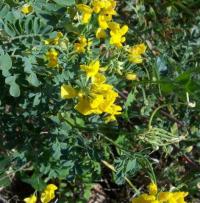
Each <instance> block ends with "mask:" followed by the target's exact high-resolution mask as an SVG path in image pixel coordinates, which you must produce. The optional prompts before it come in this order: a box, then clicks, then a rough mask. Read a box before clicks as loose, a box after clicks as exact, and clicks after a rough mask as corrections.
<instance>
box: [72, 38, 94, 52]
mask: <svg viewBox="0 0 200 203" xmlns="http://www.w3.org/2000/svg"><path fill="white" fill-rule="evenodd" d="M91 44H92V42H91V41H89V40H87V39H86V38H85V37H84V36H80V38H79V42H77V43H75V45H74V47H75V51H76V52H78V53H84V52H85V50H86V48H88V49H89V47H90V45H91Z"/></svg>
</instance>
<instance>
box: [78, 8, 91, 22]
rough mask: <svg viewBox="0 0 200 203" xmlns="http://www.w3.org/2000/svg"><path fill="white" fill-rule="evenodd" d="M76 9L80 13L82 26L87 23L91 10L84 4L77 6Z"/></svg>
mask: <svg viewBox="0 0 200 203" xmlns="http://www.w3.org/2000/svg"><path fill="white" fill-rule="evenodd" d="M77 8H78V10H79V11H80V12H81V13H82V23H83V24H87V23H89V21H90V18H91V16H92V12H93V10H92V8H90V7H89V6H87V5H85V4H78V5H77Z"/></svg>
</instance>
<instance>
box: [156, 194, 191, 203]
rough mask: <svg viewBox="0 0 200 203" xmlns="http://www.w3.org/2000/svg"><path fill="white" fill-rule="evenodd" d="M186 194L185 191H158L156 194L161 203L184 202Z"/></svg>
mask: <svg viewBox="0 0 200 203" xmlns="http://www.w3.org/2000/svg"><path fill="white" fill-rule="evenodd" d="M187 195H188V193H187V192H160V193H159V194H158V199H159V201H160V202H161V203H165V202H169V203H171V202H172V203H186V202H185V200H184V198H185V197H186V196H187Z"/></svg>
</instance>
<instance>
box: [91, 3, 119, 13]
mask: <svg viewBox="0 0 200 203" xmlns="http://www.w3.org/2000/svg"><path fill="white" fill-rule="evenodd" d="M92 6H93V10H94V12H95V13H99V12H101V13H103V14H109V15H115V14H116V11H115V7H116V1H115V0H93V2H92Z"/></svg>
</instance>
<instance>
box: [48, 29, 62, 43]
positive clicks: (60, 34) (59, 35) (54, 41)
mask: <svg viewBox="0 0 200 203" xmlns="http://www.w3.org/2000/svg"><path fill="white" fill-rule="evenodd" d="M62 37H63V34H62V32H57V35H56V37H54V38H53V39H46V40H44V43H45V44H46V45H48V44H52V45H58V44H59V42H60V39H61V38H62Z"/></svg>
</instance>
